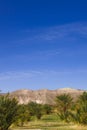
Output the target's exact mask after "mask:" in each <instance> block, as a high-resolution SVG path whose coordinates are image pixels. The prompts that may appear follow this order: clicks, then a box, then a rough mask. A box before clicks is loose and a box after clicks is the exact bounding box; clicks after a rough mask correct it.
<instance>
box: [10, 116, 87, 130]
mask: <svg viewBox="0 0 87 130" xmlns="http://www.w3.org/2000/svg"><path fill="white" fill-rule="evenodd" d="M12 130H87V127H83V126H78V125H75V124H73V123H70V124H67V123H64V122H61V121H60V120H59V118H58V117H57V115H55V114H52V115H44V116H43V117H42V119H41V120H32V121H30V122H29V123H27V124H25V125H24V127H16V128H13V129H12Z"/></svg>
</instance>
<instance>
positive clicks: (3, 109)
mask: <svg viewBox="0 0 87 130" xmlns="http://www.w3.org/2000/svg"><path fill="white" fill-rule="evenodd" d="M17 109H18V104H17V101H16V99H15V98H12V99H10V98H9V97H8V95H7V96H0V130H8V128H9V127H10V126H11V124H12V123H13V122H14V121H15V119H16V116H17Z"/></svg>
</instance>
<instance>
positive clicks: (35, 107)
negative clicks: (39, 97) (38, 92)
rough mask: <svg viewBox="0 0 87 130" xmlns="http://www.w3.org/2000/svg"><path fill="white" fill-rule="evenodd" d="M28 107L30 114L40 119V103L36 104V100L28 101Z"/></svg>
mask: <svg viewBox="0 0 87 130" xmlns="http://www.w3.org/2000/svg"><path fill="white" fill-rule="evenodd" d="M28 109H29V114H30V116H36V117H37V119H41V117H42V105H41V104H37V103H36V102H30V103H28Z"/></svg>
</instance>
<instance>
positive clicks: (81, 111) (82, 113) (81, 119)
mask: <svg viewBox="0 0 87 130" xmlns="http://www.w3.org/2000/svg"><path fill="white" fill-rule="evenodd" d="M72 119H73V121H75V122H77V123H80V124H85V125H87V92H83V94H82V95H80V96H79V98H78V100H77V102H76V106H75V111H74V113H72Z"/></svg>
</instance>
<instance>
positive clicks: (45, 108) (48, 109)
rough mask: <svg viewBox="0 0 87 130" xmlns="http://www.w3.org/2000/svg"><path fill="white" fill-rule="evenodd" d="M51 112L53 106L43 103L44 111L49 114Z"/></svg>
mask: <svg viewBox="0 0 87 130" xmlns="http://www.w3.org/2000/svg"><path fill="white" fill-rule="evenodd" d="M51 112H52V106H50V105H48V104H44V105H43V113H44V114H47V115H48V114H50V113H51Z"/></svg>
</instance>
